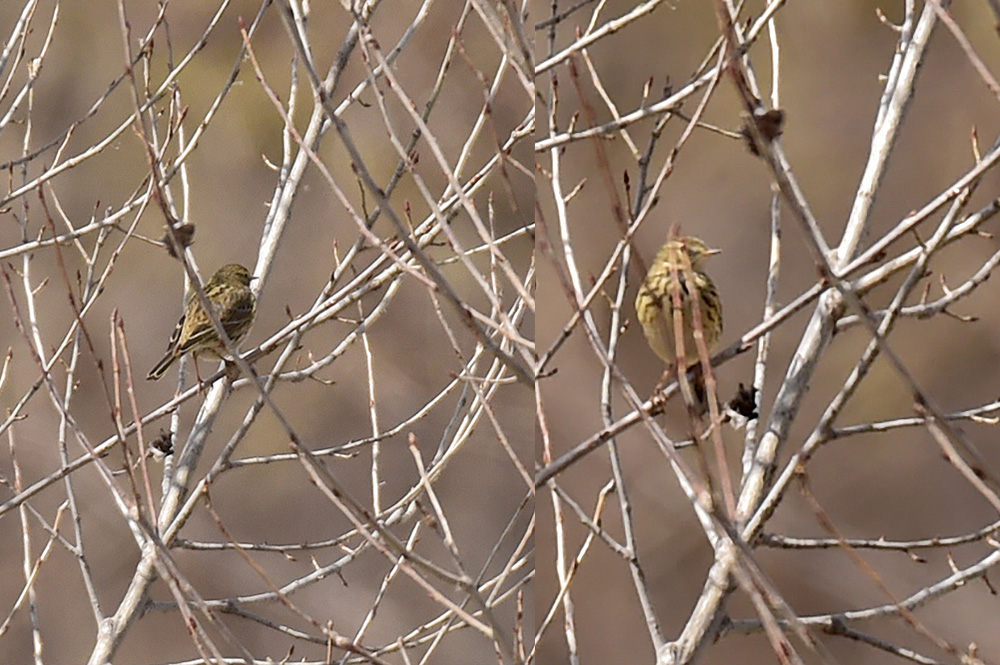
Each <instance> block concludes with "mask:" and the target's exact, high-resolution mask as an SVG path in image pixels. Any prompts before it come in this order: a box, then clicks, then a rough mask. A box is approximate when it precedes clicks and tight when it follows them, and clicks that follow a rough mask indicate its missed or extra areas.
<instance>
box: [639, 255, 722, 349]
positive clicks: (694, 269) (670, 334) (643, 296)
mask: <svg viewBox="0 0 1000 665" xmlns="http://www.w3.org/2000/svg"><path fill="white" fill-rule="evenodd" d="M718 253H719V250H717V249H710V248H709V247H708V245H706V244H705V243H704V242H703V241H702V240H701V239H700V238H695V237H693V236H686V237H672V238H670V239H669V240H667V242H666V243H665V244H664V245H663V247H661V248H660V251H659V252H657V254H656V259H655V260H654V261H653V264H652V265H651V266H650V268H649V272H648V273H647V274H646V278H645V280H643V283H642V285H641V286H640V287H639V293H638V294H637V295H636V298H635V311H636V316H637V317H638V319H639V323H640V324H641V325H642V331H643V333H645V335H646V341H647V342H649V346H650V348H652V349H653V352H654V353H656V355H658V356H659V357H660V358H661V359H663V361H664V362H666V363H667V364H669V365H677V364H679V363H678V362H677V350H678V349H677V340H676V337H675V335H674V292H675V291H676V292H678V293H679V295H680V301H681V307H682V308H681V322H682V326H681V327H682V330H683V332H684V362H683V365H684V366H685V367H687V366H689V365H692V364H696V363H697V362H698V358H699V357H700V356H699V353H698V346H697V344H696V343H695V338H694V331H695V329H696V328H698V327H700V329H701V331H702V335H703V337H704V340H705V346H706V347H708V351H709V352H711V351H712V348H713V347H714V346H715V345H716V343H717V342H718V341H719V337H721V336H722V301H721V299H720V298H719V292H718V291H717V290H716V288H715V284H713V283H712V280H711V279H710V278H709V276H708V274H706V273H705V272H704V264H705V260H706V259H708V258H709V257H710V256H712V255H714V254H718ZM689 285H690V287H693V291H694V292H695V296H696V297H697V302H698V307H697V310H698V312H697V314H698V316H700V322H696V319H695V314H696V313H695V309H696V308H695V307H693V306H692V297H691V295H692V294H691V293H690V290H692V289H689Z"/></svg>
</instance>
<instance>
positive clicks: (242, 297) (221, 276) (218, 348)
mask: <svg viewBox="0 0 1000 665" xmlns="http://www.w3.org/2000/svg"><path fill="white" fill-rule="evenodd" d="M252 279H253V277H251V276H250V271H249V270H247V269H246V268H245V267H243V266H241V265H240V264H238V263H230V264H228V265H224V266H222V267H221V268H219V269H218V270H217V271H215V274H214V275H212V278H211V279H209V280H208V281H207V282H205V296H206V297H207V298H208V301H209V302H210V303H212V306H213V307H214V309H215V314H216V316H218V317H219V323H221V324H222V329H223V330H225V331H226V335H227V336H228V337H229V339H230V340H231V341H232V343H233V345H236V344H239V343H240V341H241V340H242V339H243V338H244V337H246V335H247V333H248V332H249V331H250V326H251V325H252V324H253V319H254V314H255V312H256V307H257V300H256V297H255V296H254V294H253V290H251V289H250V281H251V280H252ZM189 352H190V353H193V354H194V355H195V356H196V357H197V356H198V355H208V356H214V357H217V358H223V357H225V356H226V355H227V353H226V345H225V344H224V343H223V341H222V340H221V339H220V338H219V335H218V333H217V332H216V330H215V326H213V325H212V319H211V318H210V317H209V316H208V313H207V312H205V308H204V307H202V305H201V298H199V297H198V294H197V293H194V292H192V293H191V294H190V295H189V296H188V299H187V304H186V305H185V308H184V315H183V316H182V317H181V319H180V321H178V322H177V327H176V328H174V332H173V334H172V335H171V336H170V342H169V343H168V344H167V353H166V355H165V356H163V358H162V359H160V362H158V363H156V365H155V366H154V367H153V369H151V370H149V374H148V375H147V376H146V378H147V379H152V380H156V379H159V378H160V377H161V376H163V373H164V372H166V371H167V368H168V367H170V365H172V364H173V362H174V361H175V360H177V359H178V358H180V357H181V356H183V355H184V354H185V353H189Z"/></svg>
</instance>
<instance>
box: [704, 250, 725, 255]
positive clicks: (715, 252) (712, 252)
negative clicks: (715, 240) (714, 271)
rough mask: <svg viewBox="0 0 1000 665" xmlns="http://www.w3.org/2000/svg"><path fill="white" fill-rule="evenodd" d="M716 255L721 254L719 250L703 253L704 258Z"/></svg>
mask: <svg viewBox="0 0 1000 665" xmlns="http://www.w3.org/2000/svg"><path fill="white" fill-rule="evenodd" d="M716 254H722V250H721V249H709V250H707V251H706V252H705V256H715V255H716Z"/></svg>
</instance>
